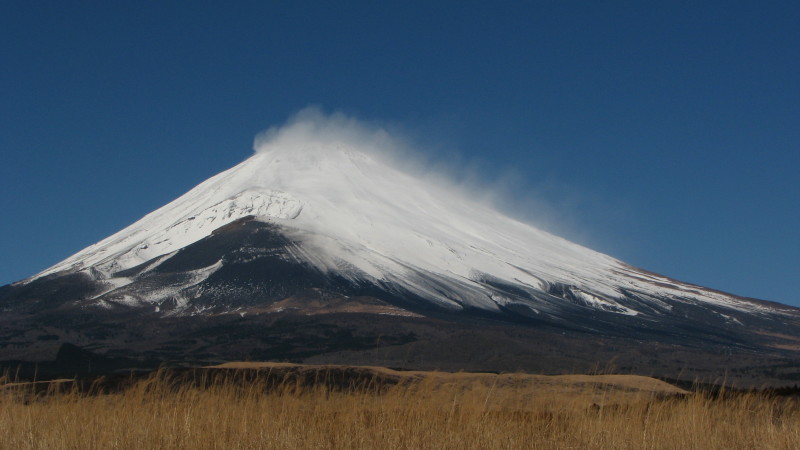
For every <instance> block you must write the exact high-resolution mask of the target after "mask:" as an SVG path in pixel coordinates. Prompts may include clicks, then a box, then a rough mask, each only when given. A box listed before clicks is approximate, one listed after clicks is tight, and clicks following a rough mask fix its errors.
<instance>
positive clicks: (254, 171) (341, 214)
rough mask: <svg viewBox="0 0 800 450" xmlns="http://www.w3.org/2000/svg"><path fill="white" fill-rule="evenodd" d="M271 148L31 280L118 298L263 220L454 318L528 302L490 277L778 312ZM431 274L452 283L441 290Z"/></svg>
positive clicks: (317, 152)
mask: <svg viewBox="0 0 800 450" xmlns="http://www.w3.org/2000/svg"><path fill="white" fill-rule="evenodd" d="M262 147H263V148H262V149H261V150H260V151H258V152H257V153H256V154H254V155H253V156H252V157H250V158H249V159H247V160H246V161H244V162H242V163H240V164H239V165H237V166H235V167H233V168H231V169H229V170H226V171H224V172H222V173H220V174H218V175H216V176H214V177H212V178H210V179H208V180H206V181H205V182H203V183H201V184H200V185H198V186H197V187H195V188H194V189H192V190H190V191H189V192H187V193H186V194H185V195H183V196H181V197H179V198H178V199H176V200H174V201H173V202H171V203H169V204H167V205H165V206H163V207H162V208H160V209H158V210H156V211H154V212H152V213H150V214H148V215H147V216H145V217H143V218H142V219H141V220H139V221H137V222H136V223H134V224H132V225H130V226H129V227H127V228H125V229H123V230H121V231H120V232H118V233H116V234H114V235H112V236H110V237H108V238H106V239H104V240H102V241H100V242H98V243H96V244H94V245H92V246H90V247H87V248H86V249H84V250H82V251H80V252H78V253H76V254H75V255H73V256H71V257H69V258H67V259H66V260H64V261H62V262H61V263H59V264H56V265H55V266H53V267H51V268H49V269H47V270H45V271H43V272H41V273H39V274H37V275H35V276H34V277H32V278H30V279H28V280H26V281H25V282H30V281H32V280H35V279H37V278H40V277H44V276H47V275H52V274H56V273H61V272H67V273H68V272H77V271H82V272H84V273H88V274H90V275H91V276H92V277H94V278H95V279H97V280H105V281H106V283H107V286H108V288H109V289H116V288H119V287H121V286H124V285H125V284H126V283H129V282H130V280H128V279H127V278H124V277H120V276H117V275H115V274H117V273H118V272H120V271H123V270H125V269H129V268H132V267H135V266H138V265H140V264H143V263H145V262H147V261H153V263H152V265H153V266H156V265H158V264H161V263H162V262H163V261H165V260H167V259H169V257H170V256H171V255H173V254H174V253H175V252H176V251H178V250H180V249H181V248H184V247H186V246H187V245H190V244H192V243H195V242H197V241H199V240H201V239H203V238H205V237H208V236H209V235H211V234H212V232H213V231H214V230H217V229H219V228H220V227H222V226H224V225H226V224H229V223H231V222H234V221H236V220H238V219H242V218H245V217H248V216H254V217H256V218H257V220H260V221H265V222H269V223H272V224H275V225H278V226H280V227H281V229H282V230H284V232H285V233H286V234H287V235H288V236H290V237H291V239H293V240H294V241H296V242H298V245H297V246H296V247H295V248H293V249H292V250H291V251H292V253H293V256H294V257H295V258H297V259H298V260H301V261H304V262H306V263H309V264H311V265H313V266H315V267H317V268H319V269H321V270H323V271H325V272H336V273H337V274H339V275H341V276H343V277H345V278H347V279H350V280H353V281H359V280H361V281H373V282H374V281H379V282H383V283H391V284H395V285H399V286H401V287H402V288H403V289H405V290H407V291H409V292H412V293H415V294H418V295H419V296H421V297H424V298H427V299H430V300H431V301H434V302H436V303H438V304H439V305H440V306H444V307H446V308H456V309H458V308H463V307H467V306H471V307H477V308H481V309H486V310H497V309H498V308H499V306H500V305H506V304H507V303H509V302H514V301H517V300H514V299H509V298H506V297H504V296H503V295H502V293H500V292H498V291H497V290H493V289H490V288H488V287H487V284H486V281H487V280H490V281H491V280H495V281H499V282H502V283H507V284H513V285H521V286H524V287H525V288H526V289H532V290H538V291H542V292H545V291H547V290H548V289H549V288H550V287H552V286H553V285H556V284H560V285H564V286H569V290H570V293H571V294H572V297H573V298H576V299H579V300H580V301H581V302H582V303H584V306H586V307H589V308H594V309H598V310H603V311H608V312H614V313H618V314H623V315H631V316H635V315H637V314H639V313H640V311H639V309H638V308H637V306H636V305H632V304H631V302H630V301H625V299H626V294H625V293H626V292H635V293H638V294H639V297H640V298H643V299H649V300H648V304H647V308H646V309H647V310H648V311H651V312H652V311H654V310H656V311H657V310H659V309H660V310H663V311H668V310H669V309H670V308H671V306H670V305H669V304H668V303H665V302H663V301H660V300H659V299H664V298H669V299H673V300H675V301H683V302H686V301H690V302H699V303H704V302H705V303H710V304H714V305H717V306H722V307H725V308H732V309H738V310H744V311H750V312H758V311H762V310H764V309H765V308H767V307H765V306H763V305H761V304H758V303H753V302H749V301H746V300H743V299H739V298H737V297H733V296H730V295H726V294H723V293H718V292H715V291H710V290H706V289H703V288H700V287H697V286H693V285H688V284H683V283H679V282H676V281H674V280H671V279H668V278H666V277H661V276H658V275H655V274H651V273H648V272H645V271H640V270H638V269H635V268H632V267H630V266H628V265H626V264H624V263H622V262H620V261H617V260H615V259H614V258H612V257H609V256H607V255H604V254H601V253H598V252H595V251H592V250H590V249H588V248H585V247H582V246H580V245H576V244H574V243H571V242H569V241H567V240H565V239H562V238H559V237H556V236H553V235H552V234H549V233H546V232H544V231H541V230H539V229H537V228H535V227H533V226H530V225H527V224H524V223H521V222H519V221H517V220H514V219H511V218H509V217H507V216H505V215H503V214H501V213H499V212H498V211H496V210H494V209H492V208H490V207H488V206H485V205H483V204H481V203H480V202H478V201H475V200H474V199H472V198H470V197H469V195H468V194H466V193H464V192H460V191H458V190H456V189H452V188H448V187H445V186H444V185H439V184H436V183H432V182H429V181H425V180H422V179H420V178H417V177H414V176H412V175H410V174H409V173H406V172H404V171H402V170H399V169H397V168H395V167H393V165H392V164H390V163H387V162H386V160H385V159H384V158H382V157H380V156H378V154H377V153H376V152H374V151H372V149H370V148H365V147H363V146H360V145H359V144H358V143H354V142H352V141H348V140H340V141H336V140H333V141H331V140H318V139H308V140H302V139H301V140H297V139H295V140H281V139H275V140H273V141H272V142H270V143H268V144H267V145H264V146H262ZM159 257H160V258H159ZM154 258H158V259H155V260H154ZM214 270H216V268H215V267H210V268H208V270H204V271H200V275H198V276H206V277H207V276H208V275H209V274H210V273H213V271H214ZM420 273H423V274H430V275H432V276H435V277H437V279H445V280H451V281H452V283H451V284H450V285H449V286H450V287H449V289H447V290H443V289H441V287H440V286H438V285H436V284H432V283H428V282H426V279H425V278H424V277H420V276H419V274H420ZM197 281H198V280H197V279H193V280H192V281H191V282H192V283H196V282H197ZM155 297H157V296H154V297H153V298H155ZM527 306H528V307H530V308H532V309H534V308H535V306H533V305H527Z"/></svg>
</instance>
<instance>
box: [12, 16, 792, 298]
mask: <svg viewBox="0 0 800 450" xmlns="http://www.w3.org/2000/svg"><path fill="white" fill-rule="evenodd" d="M122 3H126V5H121V4H122ZM332 3H333V2H301V1H291V2H261V1H259V2H210V1H209V2H164V1H160V2H106V1H94V2H87V1H75V2H64V1H35V2H32V1H6V2H2V5H0V151H2V164H1V165H0V211H2V221H0V284H2V283H8V282H12V281H15V280H18V279H21V278H24V277H26V276H29V275H32V274H33V273H35V272H37V271H39V270H42V269H44V268H46V267H48V266H50V265H52V264H54V263H56V262H58V261H59V260H61V259H63V258H65V257H67V256H69V255H71V254H72V253H74V252H76V251H78V250H80V249H81V248H83V247H85V246H86V245H89V244H91V243H94V242H96V241H98V240H100V239H101V238H103V237H105V236H107V235H109V234H111V233H113V232H115V231H117V230H119V229H120V228H122V227H124V226H126V225H128V224H130V223H132V222H133V221H135V220H137V219H139V218H140V217H141V216H142V215H144V214H146V213H148V212H150V211H152V210H153V209H155V208H157V207H159V206H161V205H163V204H164V203H166V202H168V201H170V200H172V199H174V198H175V197H177V196H179V195H180V194H182V193H184V192H185V191H186V190H188V189H189V188H191V187H193V186H194V185H195V184H197V183H199V182H201V181H202V180H204V179H205V178H207V177H209V176H211V175H213V174H215V173H217V172H219V171H222V170H224V169H226V168H228V167H230V166H232V165H234V164H236V163H237V162H239V161H241V160H243V159H245V158H246V157H248V156H249V155H250V153H251V143H252V140H253V137H254V135H255V134H256V133H258V132H259V131H261V130H263V129H265V128H267V127H268V126H271V125H278V124H281V123H282V122H284V121H285V120H286V119H287V117H289V116H290V115H291V114H292V113H294V112H296V111H297V110H299V109H301V108H303V107H306V106H308V105H311V104H317V105H322V106H323V107H324V108H326V109H328V110H340V111H344V112H346V113H348V114H352V115H354V116H356V117H359V118H362V119H365V120H378V121H386V122H389V123H392V124H396V125H398V124H399V125H400V126H402V127H404V128H405V129H406V130H408V132H409V133H410V134H412V135H413V136H415V137H416V138H418V139H419V141H420V142H426V143H428V144H429V148H430V149H433V150H431V151H433V152H434V153H435V152H436V151H441V152H442V154H443V155H450V154H452V152H453V151H454V150H455V151H457V152H459V153H460V154H461V155H462V158H463V160H464V161H466V163H465V164H466V165H467V166H470V167H473V168H475V167H479V168H481V169H482V171H483V172H482V173H483V175H482V176H483V177H486V179H487V181H488V182H493V181H494V180H495V179H499V178H502V179H505V178H506V177H507V176H508V173H509V172H511V173H513V174H515V176H516V178H515V179H516V182H515V183H512V185H511V186H512V188H511V190H512V191H513V192H512V196H514V197H515V198H517V199H520V200H521V201H520V203H521V204H523V205H529V204H531V202H527V201H526V200H528V199H529V197H534V198H536V199H537V201H540V202H541V203H543V204H546V205H547V207H546V208H545V207H542V209H541V211H522V212H521V213H520V214H521V215H527V216H530V217H536V214H537V213H541V214H543V215H547V216H548V217H547V218H546V219H545V220H543V221H544V222H547V223H549V224H550V226H551V229H555V230H556V231H561V232H562V234H564V235H566V237H569V238H573V239H576V240H578V241H579V242H581V243H584V244H588V245H589V246H591V247H594V248H595V249H597V250H600V251H603V252H606V253H609V254H611V255H613V256H615V257H618V258H620V259H622V260H624V261H627V262H629V263H631V264H634V265H637V266H640V267H644V268H646V269H649V270H652V271H656V272H659V273H662V274H665V275H668V276H672V277H675V278H678V279H682V280H685V281H689V282H693V283H698V284H702V285H707V286H710V287H713V288H717V289H722V290H726V291H730V292H733V293H736V294H740V295H746V296H753V297H758V298H764V299H769V300H775V301H781V302H784V303H789V304H794V305H800V294H798V281H800V256H799V255H800V232H798V229H800V226H798V223H800V177H798V174H797V171H798V166H800V156H799V155H800V25H798V24H800V3H799V2H793V1H787V2H757V1H752V2H747V1H737V2H714V1H701V2H697V1H691V2H682V1H667V2H633V1H631V2H595V1H587V2H570V1H542V2H517V3H525V6H521V5H519V4H516V5H509V4H507V3H505V2H502V3H500V4H498V3H499V2H491V3H492V4H490V2H468V1H459V2H432V1H425V2H410V1H403V2H363V3H361V4H359V2H355V1H348V2H339V3H340V4H338V5H332ZM445 157H447V156H445ZM533 209H536V208H533Z"/></svg>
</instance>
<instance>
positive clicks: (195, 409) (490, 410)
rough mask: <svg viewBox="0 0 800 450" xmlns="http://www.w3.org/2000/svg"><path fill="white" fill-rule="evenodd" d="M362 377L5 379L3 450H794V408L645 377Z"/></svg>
mask: <svg viewBox="0 0 800 450" xmlns="http://www.w3.org/2000/svg"><path fill="white" fill-rule="evenodd" d="M342 373H345V375H346V376H342ZM276 374H278V375H279V376H276ZM367 375H368V376H365V374H364V373H363V372H362V373H355V375H354V372H352V371H350V372H346V371H345V372H341V371H340V372H337V373H333V372H325V371H316V372H309V371H306V372H304V373H299V372H297V371H295V372H285V371H284V372H275V373H271V372H270V371H265V370H263V369H262V370H250V371H247V370H232V369H229V370H223V369H213V370H212V369H208V370H205V371H199V372H193V373H191V374H183V375H180V376H177V375H175V374H171V373H167V372H164V371H161V372H158V373H156V374H153V375H150V376H147V377H143V378H138V379H135V378H130V379H128V380H127V381H126V380H123V381H122V382H117V383H108V382H107V381H106V382H104V381H102V380H101V381H99V382H96V383H94V384H92V385H86V384H80V383H77V382H70V381H64V382H60V383H46V384H45V383H38V384H32V383H17V384H14V383H10V382H9V381H8V379H5V380H0V385H2V386H0V448H4V449H5V448H9V449H11V448H13V449H27V448H40V449H55V448H65V449H70V448H74V449H91V448H97V449H111V448H151V449H155V448H159V449H167V448H224V449H235V448H276V449H277V448H280V449H284V448H287V449H292V448H309V449H310V448H314V449H319V448H342V449H350V448H368V449H383V448H402V449H428V448H430V449H433V448H435V449H471V448H474V449H492V448H543V449H554V448H603V449H606V448H617V449H646V448H674V449H684V448H697V449H708V448H719V449H730V448H771V449H772V448H774V449H793V448H798V447H800V405H798V401H797V399H793V398H782V397H771V396H768V395H765V394H728V395H726V394H724V393H723V394H722V395H716V396H710V395H704V394H682V393H680V392H678V391H679V390H675V389H674V388H671V387H669V385H666V384H665V383H664V385H665V386H662V385H661V384H659V383H661V382H658V381H657V380H652V379H645V377H638V378H637V377H633V378H625V377H618V378H613V376H611V377H610V378H609V376H606V378H591V377H585V376H584V377H581V376H577V377H572V378H570V377H562V378H558V377H551V378H548V377H538V378H537V377H536V376H528V375H491V374H481V375H469V374H440V373H439V374H427V375H426V374H420V373H415V374H410V375H405V376H396V375H393V374H387V373H378V372H372V373H371V375H370V373H367ZM647 380H652V382H648V381H647ZM671 389H672V390H671Z"/></svg>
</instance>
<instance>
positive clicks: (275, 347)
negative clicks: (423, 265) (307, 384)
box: [0, 218, 800, 383]
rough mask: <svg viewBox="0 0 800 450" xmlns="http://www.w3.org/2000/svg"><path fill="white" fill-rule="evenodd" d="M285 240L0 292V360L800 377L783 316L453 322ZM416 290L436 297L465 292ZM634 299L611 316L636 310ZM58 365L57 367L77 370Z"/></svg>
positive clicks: (528, 312) (799, 328)
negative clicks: (324, 264) (308, 258)
mask: <svg viewBox="0 0 800 450" xmlns="http://www.w3.org/2000/svg"><path fill="white" fill-rule="evenodd" d="M291 234H292V233H287V232H286V231H285V229H284V228H282V227H280V226H277V225H274V224H269V223H265V222H261V221H257V220H253V219H252V218H246V219H243V220H239V221H236V222H234V223H231V224H229V225H227V226H224V227H222V228H219V229H217V230H216V231H215V232H214V233H213V234H211V235H210V236H208V237H207V238H205V239H202V240H200V241H198V242H196V243H194V244H191V245H189V246H187V247H185V248H183V249H181V250H179V251H177V252H174V253H173V254H171V255H170V256H168V257H167V258H164V257H159V258H155V259H154V260H151V261H147V262H145V263H143V264H140V265H139V266H136V267H133V268H130V269H126V270H124V271H121V272H118V273H115V274H113V278H115V279H119V278H127V279H129V280H130V283H128V284H126V285H124V286H121V287H118V288H114V285H113V284H111V283H109V282H107V281H105V280H104V279H102V278H101V277H92V275H91V273H85V272H81V273H71V274H66V275H63V276H60V275H51V276H48V277H45V278H40V279H37V280H35V281H33V282H31V283H28V284H18V285H10V286H4V287H2V289H1V290H0V307H2V309H3V314H2V318H0V325H2V327H1V328H0V330H2V331H0V359H3V360H48V359H53V358H54V357H55V353H56V351H57V350H58V348H59V347H60V346H61V345H62V344H63V343H71V344H76V345H79V346H81V347H84V348H85V349H87V350H90V351H91V352H93V353H94V354H98V355H99V354H102V355H104V356H103V357H102V358H105V359H102V361H105V362H108V361H112V362H113V363H108V364H105V363H99V362H97V361H96V362H95V370H98V368H102V367H105V368H108V369H109V370H110V369H111V368H120V367H130V366H136V365H147V364H155V363H157V362H159V361H171V362H173V363H175V362H181V361H187V362H190V361H195V362H199V361H202V362H212V361H225V360H239V359H262V360H267V359H271V360H275V359H278V360H292V361H312V362H337V363H360V364H365V363H369V364H385V365H390V366H395V367H406V368H425V369H435V368H442V369H470V370H493V371H508V370H528V371H539V372H547V373H557V372H564V371H567V372H569V371H586V370H592V369H593V368H598V367H599V368H604V367H613V368H615V370H618V371H628V372H635V373H641V374H647V375H652V374H655V375H662V376H673V377H678V376H682V377H684V378H686V377H695V376H700V377H704V378H714V377H717V376H721V374H722V373H724V371H726V370H727V373H728V376H729V377H730V378H731V379H732V380H739V381H740V382H742V383H744V382H749V383H761V382H764V381H767V380H772V382H775V383H781V382H784V383H789V382H791V381H792V380H793V379H794V378H793V377H800V370H797V362H798V361H797V350H798V348H800V347H799V346H800V339H798V338H797V336H800V325H799V321H798V317H800V315H798V314H797V311H796V310H794V309H792V308H789V307H781V308H780V309H778V310H777V311H779V313H773V314H752V313H746V312H742V311H736V310H729V309H723V310H720V309H718V308H717V309H715V306H714V305H710V304H697V303H695V302H683V301H681V299H674V298H661V299H657V300H658V301H660V302H663V303H665V304H667V305H669V308H660V309H658V310H653V311H652V312H651V313H649V314H648V313H646V312H640V313H639V314H637V315H626V314H619V313H618V312H614V311H604V310H602V309H597V308H592V307H589V306H587V305H585V304H584V302H583V299H581V298H580V297H578V296H576V295H575V294H574V293H573V292H574V290H573V289H571V286H569V285H566V284H552V285H551V286H550V287H549V289H548V290H547V291H546V292H541V291H537V290H534V289H530V288H529V287H527V286H525V285H522V284H514V283H509V282H507V281H502V280H493V279H491V278H489V277H487V278H486V279H485V280H484V281H483V284H484V287H485V288H486V289H490V290H492V291H493V292H496V293H497V295H502V296H503V297H505V298H510V299H515V300H517V301H518V303H517V304H518V305H534V308H535V307H536V306H539V308H537V309H539V310H540V311H546V312H544V313H538V314H537V313H533V312H532V308H530V307H522V306H514V305H515V303H513V302H511V303H510V306H508V307H505V308H502V309H500V310H498V311H486V310H482V309H475V308H464V309H462V310H453V309H452V308H447V307H444V306H436V304H435V303H431V302H429V301H426V299H424V298H420V297H419V296H417V295H415V294H413V293H411V292H408V291H407V290H405V289H404V288H403V287H402V285H399V284H398V285H395V284H392V283H391V282H386V283H383V284H374V283H366V282H363V281H361V280H353V279H348V278H344V277H341V276H338V275H337V274H336V273H335V272H327V273H325V272H322V271H320V270H319V269H318V268H316V267H314V266H313V265H311V264H308V263H307V262H304V260H303V259H300V258H298V257H297V256H296V255H297V252H298V247H297V245H296V242H294V241H293V240H292V239H291V238H290V237H288V236H290V235H291ZM209 268H213V270H212V269H209ZM418 276H419V277H420V279H425V280H426V282H428V283H430V284H434V285H435V284H437V283H438V284H439V285H440V288H441V289H442V290H443V291H447V290H448V289H452V290H453V291H457V290H458V289H463V287H455V288H454V287H452V286H450V285H451V284H452V283H453V281H452V280H451V279H437V278H436V277H435V276H432V275H431V274H424V273H420V274H418ZM639 295H641V294H637V293H633V292H631V293H628V297H627V298H625V299H622V300H620V304H621V305H625V304H631V305H633V304H636V305H637V308H638V309H639V311H643V308H642V307H641V305H642V304H643V303H645V304H646V302H643V301H642V300H643V299H642V298H640V297H639ZM648 300H650V301H652V299H648ZM555 306H558V308H556V307H555ZM665 310H666V311H667V312H665ZM65 358H66V359H67V360H68V359H69V357H64V356H63V355H62V357H61V360H62V366H63V367H70V368H72V370H76V369H75V364H72V365H70V364H68V363H66V362H64V359H65ZM109 358H111V359H109ZM114 358H116V359H114ZM84 359H85V356H84ZM65 364H66V365H65ZM103 364H105V365H103ZM78 366H81V364H78Z"/></svg>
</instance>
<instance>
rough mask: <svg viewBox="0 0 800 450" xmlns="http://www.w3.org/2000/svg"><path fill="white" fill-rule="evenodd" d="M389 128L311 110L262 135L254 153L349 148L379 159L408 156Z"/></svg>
mask: <svg viewBox="0 0 800 450" xmlns="http://www.w3.org/2000/svg"><path fill="white" fill-rule="evenodd" d="M387 127H388V126H387V125H379V124H370V123H367V122H365V121H362V120H358V119H355V118H353V117H349V116H347V115H345V114H344V113H341V112H334V113H332V114H325V112H324V111H323V110H322V109H321V108H320V107H317V106H310V107H307V108H304V109H302V110H300V111H299V112H298V113H296V114H295V115H294V116H292V117H291V118H290V119H289V120H288V122H287V123H286V124H285V125H283V126H280V127H271V128H269V129H268V130H267V131H264V132H262V133H260V134H258V135H257V136H256V138H255V142H254V143H253V150H255V152H256V153H267V152H286V151H292V152H297V151H305V152H308V151H314V150H322V149H324V151H330V149H335V148H339V149H342V148H347V149H352V150H355V151H358V152H361V153H365V154H368V155H370V156H379V157H388V156H390V155H394V154H397V153H404V152H405V148H406V147H407V146H406V145H405V144H404V143H403V140H402V138H401V137H400V136H399V133H397V132H396V131H395V132H393V133H390V132H389V131H387Z"/></svg>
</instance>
